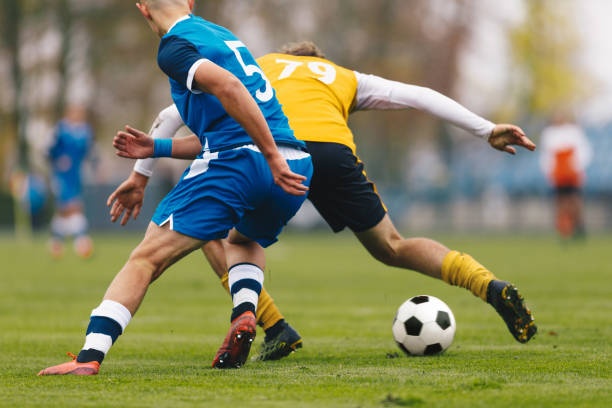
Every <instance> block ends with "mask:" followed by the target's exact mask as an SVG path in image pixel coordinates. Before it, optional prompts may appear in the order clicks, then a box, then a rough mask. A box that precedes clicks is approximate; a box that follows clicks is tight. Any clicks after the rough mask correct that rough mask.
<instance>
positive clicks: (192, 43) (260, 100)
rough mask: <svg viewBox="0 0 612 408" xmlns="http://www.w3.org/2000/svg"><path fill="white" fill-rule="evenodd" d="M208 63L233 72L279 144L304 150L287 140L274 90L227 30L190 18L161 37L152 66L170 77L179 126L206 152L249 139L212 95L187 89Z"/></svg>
mask: <svg viewBox="0 0 612 408" xmlns="http://www.w3.org/2000/svg"><path fill="white" fill-rule="evenodd" d="M205 60H209V61H211V62H213V63H215V64H217V65H219V66H220V67H222V68H224V69H226V70H228V71H229V72H231V73H232V74H234V75H235V76H236V77H237V78H238V79H239V80H240V81H241V82H242V83H243V84H244V86H245V87H246V88H247V89H248V90H249V92H250V93H251V95H252V96H253V98H254V99H255V101H256V102H257V104H258V105H259V108H260V110H261V112H262V113H263V115H264V117H265V118H266V121H267V122H268V126H269V127H270V130H271V131H272V136H273V137H274V140H275V141H276V143H277V144H279V145H283V144H284V145H289V146H295V147H299V148H305V145H304V143H303V142H301V141H299V140H297V139H296V138H295V137H294V136H293V131H292V130H291V128H290V127H289V122H288V120H287V117H286V116H285V114H284V113H283V111H282V108H281V105H280V103H279V102H278V100H277V99H276V94H275V92H274V89H273V88H272V86H271V85H270V81H268V79H267V78H266V76H265V75H264V73H263V71H262V70H261V68H260V67H259V66H258V65H257V63H256V62H255V59H254V58H253V56H252V55H251V53H250V52H249V50H248V49H247V48H246V47H245V45H244V44H243V43H242V42H240V41H239V40H238V39H237V38H236V36H234V34H232V33H231V32H230V31H229V30H227V29H225V28H223V27H221V26H218V25H216V24H213V23H211V22H209V21H206V20H204V19H202V18H200V17H196V16H193V15H190V16H189V17H188V18H185V19H183V20H180V21H179V22H178V23H176V24H175V25H174V26H173V27H171V29H170V30H169V32H168V33H167V34H166V35H164V36H163V37H162V39H161V42H160V45H159V51H158V56H157V63H158V65H159V67H160V68H161V69H162V71H164V72H165V73H166V74H167V75H168V77H169V78H170V86H171V91H172V99H173V100H174V103H175V104H176V107H177V108H178V111H179V112H180V114H181V117H182V118H183V121H184V122H185V124H186V125H187V126H188V127H189V128H190V129H191V130H192V131H193V132H194V133H195V134H196V135H198V137H199V138H200V142H201V143H202V146H204V147H205V149H206V150H209V151H212V152H214V151H219V150H226V149H230V148H233V147H237V146H242V145H245V144H252V143H253V140H252V139H251V138H250V136H249V135H248V134H247V133H246V131H245V130H244V129H243V128H242V126H240V124H239V123H238V122H236V121H235V120H234V119H233V118H232V117H231V116H229V115H228V114H227V112H226V111H225V109H224V108H223V106H222V105H221V103H220V102H219V100H218V99H217V97H215V96H214V95H211V94H208V93H203V92H200V91H198V90H197V89H195V88H193V87H192V86H193V76H194V74H195V71H196V70H197V67H198V66H199V64H200V63H201V62H202V61H205Z"/></svg>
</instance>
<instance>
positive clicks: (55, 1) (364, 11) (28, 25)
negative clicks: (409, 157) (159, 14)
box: [0, 0, 582, 183]
mask: <svg viewBox="0 0 612 408" xmlns="http://www.w3.org/2000/svg"><path fill="white" fill-rule="evenodd" d="M0 1H1V2H2V3H1V4H2V7H1V8H0V21H1V22H2V30H3V33H2V42H1V43H0V56H1V57H2V58H1V59H0V92H1V93H0V120H1V122H0V160H1V161H2V165H0V171H2V172H3V175H4V177H3V180H4V181H6V180H7V177H6V176H7V174H8V173H9V171H11V170H13V169H15V168H16V167H22V168H32V167H34V168H37V167H42V166H41V161H42V160H43V159H42V156H41V154H40V151H41V150H43V147H42V146H44V141H45V140H46V138H48V133H49V132H50V130H51V129H52V126H53V124H54V123H55V122H56V121H57V119H58V118H59V117H60V115H61V112H62V110H63V107H64V106H65V105H66V104H67V103H81V104H85V105H86V106H88V107H89V109H90V111H91V114H92V115H91V118H92V122H93V124H94V127H95V129H96V133H97V138H98V141H99V142H100V144H101V145H102V147H103V148H105V149H107V150H108V151H109V156H110V150H111V148H110V141H111V139H112V136H113V134H114V133H115V131H116V130H117V129H118V128H120V127H122V126H123V125H124V124H126V123H130V124H133V125H135V126H138V127H141V128H145V129H147V128H148V126H149V124H150V123H151V121H152V119H153V117H154V115H155V114H156V113H157V112H158V111H159V109H161V108H162V107H164V106H166V105H167V104H169V103H171V100H170V96H169V91H168V84H167V80H166V78H165V77H164V75H163V74H162V73H161V72H160V71H159V69H158V68H157V65H156V61H155V57H156V51H157V44H158V39H157V38H156V37H155V35H154V34H153V33H151V31H150V30H149V28H148V26H147V24H146V23H145V22H144V21H143V19H142V17H141V16H140V14H139V13H138V11H137V9H136V8H135V6H134V4H133V3H134V2H133V1H124V0H97V1H89V0H42V1H41V0H0ZM487 1H489V0H455V1H452V2H449V1H445V0H377V1H361V0H331V1H330V0H252V1H248V2H246V1H244V0H226V1H218V0H208V1H207V0H196V11H195V12H196V14H199V15H201V16H203V17H204V18H206V19H209V20H211V21H213V22H217V23H219V24H222V25H225V26H227V27H228V28H230V29H231V30H232V31H234V32H235V33H237V35H238V36H239V37H241V39H242V40H243V41H244V42H245V43H246V44H247V45H249V46H250V47H251V48H252V50H254V52H255V53H256V54H263V53H266V52H270V51H274V50H276V49H278V48H279V47H280V46H281V45H282V44H283V43H285V42H290V41H297V40H303V39H309V40H313V41H315V42H316V43H317V44H319V46H320V47H321V48H322V49H323V51H324V52H325V53H326V54H327V56H328V57H329V58H330V59H332V60H334V61H335V62H337V63H339V64H341V65H343V66H346V67H348V68H352V69H355V70H358V71H361V72H364V73H373V74H377V75H380V76H383V77H386V78H390V79H394V80H398V81H402V82H408V83H412V84H418V85H421V86H427V87H431V88H433V89H435V90H438V91H440V92H442V93H444V94H446V95H449V96H451V97H454V98H458V99H459V100H461V95H458V94H457V91H456V90H457V89H458V87H457V85H458V84H457V81H459V80H460V78H461V75H459V71H460V69H461V58H462V55H463V54H464V53H466V52H469V47H470V44H471V43H472V39H473V38H472V36H473V35H474V31H473V27H474V24H475V21H478V19H483V18H484V19H486V18H497V17H494V16H488V15H486V14H483V12H482V7H481V6H482V4H483V2H487ZM516 1H517V2H518V3H520V4H523V5H524V9H525V11H526V12H525V18H523V19H522V22H520V23H519V24H518V25H517V26H508V27H507V37H508V39H509V43H510V47H511V50H512V55H513V62H512V64H513V67H510V68H509V69H510V70H511V71H514V70H515V68H516V73H517V74H516V75H513V76H511V80H510V81H509V83H508V84H507V87H508V89H509V92H508V98H505V99H500V98H499V95H484V96H483V97H484V98H490V99H491V104H490V106H489V110H488V111H486V112H478V113H480V114H483V115H487V116H488V117H490V118H492V119H495V118H496V117H498V116H502V117H504V118H505V119H506V120H515V119H516V118H520V117H525V116H527V115H531V114H532V113H534V112H535V113H536V114H539V115H545V114H547V113H548V111H550V110H551V109H552V108H553V106H555V105H557V104H559V103H562V102H573V101H575V100H576V98H577V95H580V92H578V90H579V89H580V88H581V86H580V82H581V81H582V80H581V79H579V78H578V77H576V75H575V69H574V68H575V67H573V66H572V58H574V54H575V52H576V50H577V49H578V48H579V46H580V45H579V42H578V38H577V35H576V32H575V29H574V27H572V24H573V23H572V21H571V18H569V16H570V15H571V14H568V10H569V11H570V12H571V6H572V4H574V1H565V2H557V1H554V0H540V1H525V0H516ZM560 3H563V4H564V6H563V7H561V6H560ZM256 56H257V55H256ZM483 63H486V62H483ZM351 121H352V122H351V123H352V126H353V128H354V129H355V130H356V131H355V133H356V137H357V139H358V146H359V153H360V154H362V155H363V156H365V157H366V159H367V160H368V161H370V163H375V164H370V166H369V171H370V173H371V174H372V175H374V176H375V177H376V178H380V179H384V180H388V181H389V182H391V183H393V182H396V181H398V179H399V178H401V177H403V175H402V170H401V169H402V166H403V162H404V161H405V160H406V151H409V150H410V149H411V147H412V146H414V143H415V142H414V140H415V139H416V140H417V143H419V142H418V141H419V140H421V141H424V143H426V144H430V145H431V144H433V146H434V147H435V148H436V149H437V150H438V151H440V152H442V153H441V154H442V156H444V155H445V154H447V155H448V154H449V152H450V151H451V149H452V146H453V143H452V138H451V137H450V136H449V133H448V130H447V128H446V127H444V126H442V125H441V124H440V123H439V122H437V121H435V120H432V119H431V118H429V117H427V116H426V115H423V114H420V113H417V112H379V113H360V114H358V115H355V117H354V118H353V119H352V120H351ZM28 146H29V147H30V154H29V155H28V154H27V151H28V148H27V147H28ZM109 160H110V159H109ZM103 163H104V162H103ZM113 163H115V162H113ZM118 166H119V167H117V166H114V165H113V166H110V167H111V168H113V169H117V168H118V169H119V170H121V169H123V168H125V167H121V166H127V164H126V163H123V162H122V163H121V164H120V165H118ZM123 174H125V173H123ZM123 174H120V175H118V176H117V175H112V174H111V175H110V176H109V177H111V178H112V177H115V178H116V177H121V176H122V175H123Z"/></svg>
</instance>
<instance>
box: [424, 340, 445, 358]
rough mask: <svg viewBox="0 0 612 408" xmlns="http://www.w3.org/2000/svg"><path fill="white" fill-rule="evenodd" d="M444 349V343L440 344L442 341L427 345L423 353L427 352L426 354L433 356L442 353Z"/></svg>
mask: <svg viewBox="0 0 612 408" xmlns="http://www.w3.org/2000/svg"><path fill="white" fill-rule="evenodd" d="M442 350H443V349H442V345H440V343H435V344H430V345H428V346H427V347H425V351H424V352H423V354H425V355H426V356H432V355H434V354H438V353H441V352H442Z"/></svg>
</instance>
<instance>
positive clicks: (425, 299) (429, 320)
mask: <svg viewBox="0 0 612 408" xmlns="http://www.w3.org/2000/svg"><path fill="white" fill-rule="evenodd" d="M455 328H456V325H455V316H453V312H451V310H450V308H449V307H448V306H447V305H446V303H444V302H443V301H441V300H440V299H438V298H436V297H433V296H427V295H420V296H415V297H413V298H410V299H408V300H407V301H405V302H404V303H403V304H402V305H401V306H400V307H399V309H398V310H397V313H396V314H395V319H393V326H392V329H393V338H394V339H395V342H396V343H397V345H398V346H399V348H401V349H402V350H403V351H404V352H405V353H406V354H408V355H417V356H422V355H432V354H438V353H441V352H443V351H444V350H446V349H447V348H448V347H449V346H450V345H451V343H452V342H453V337H454V336H455Z"/></svg>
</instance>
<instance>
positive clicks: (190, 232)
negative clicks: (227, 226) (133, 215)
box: [151, 219, 229, 241]
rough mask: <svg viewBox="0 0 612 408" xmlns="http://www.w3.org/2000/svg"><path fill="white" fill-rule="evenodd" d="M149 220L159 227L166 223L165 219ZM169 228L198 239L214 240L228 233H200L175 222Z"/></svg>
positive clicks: (224, 236)
mask: <svg viewBox="0 0 612 408" xmlns="http://www.w3.org/2000/svg"><path fill="white" fill-rule="evenodd" d="M151 222H153V223H154V224H155V225H157V226H158V227H160V228H161V227H162V226H164V225H166V224H167V223H168V221H167V219H166V220H163V221H161V222H159V221H157V220H151ZM169 229H170V230H171V231H175V232H178V233H179V234H183V235H186V236H188V237H191V238H194V239H199V240H200V241H214V240H216V239H223V238H226V237H227V234H228V233H229V231H225V232H216V233H211V234H202V233H200V232H198V231H196V230H193V229H190V228H186V227H185V226H183V225H176V224H174V225H172V227H171V228H169Z"/></svg>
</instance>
